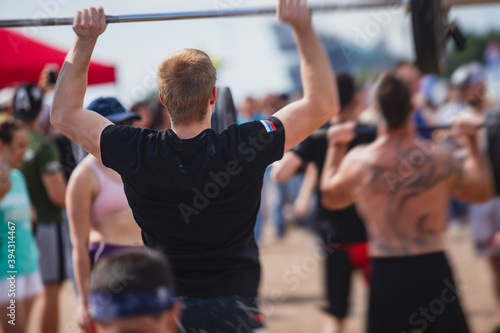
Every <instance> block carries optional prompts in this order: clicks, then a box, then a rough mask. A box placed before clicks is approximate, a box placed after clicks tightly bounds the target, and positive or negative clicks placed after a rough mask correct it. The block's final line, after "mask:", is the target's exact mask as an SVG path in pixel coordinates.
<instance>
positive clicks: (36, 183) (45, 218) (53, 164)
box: [21, 130, 63, 223]
mask: <svg viewBox="0 0 500 333" xmlns="http://www.w3.org/2000/svg"><path fill="white" fill-rule="evenodd" d="M21 172H22V173H23V175H24V178H26V184H27V185H28V192H29V194H30V198H31V202H32V203H33V206H34V207H35V211H36V215H37V218H38V222H39V223H54V222H55V223H61V222H62V220H63V217H62V209H61V208H60V207H58V206H56V205H54V204H53V203H52V202H51V201H50V199H49V196H48V194H47V191H46V190H45V186H44V185H43V182H42V176H43V175H47V174H51V173H56V172H61V163H60V159H59V152H58V151H57V148H56V146H55V145H54V144H53V143H52V142H50V141H49V140H47V139H46V138H44V137H43V136H41V135H40V134H38V133H37V132H35V131H33V130H30V131H29V144H28V150H27V151H26V155H25V156H24V163H23V166H22V167H21Z"/></svg>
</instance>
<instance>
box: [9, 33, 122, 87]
mask: <svg viewBox="0 0 500 333" xmlns="http://www.w3.org/2000/svg"><path fill="white" fill-rule="evenodd" d="M66 53H67V52H64V51H61V50H58V49H56V48H54V47H52V46H48V45H45V44H42V43H40V42H38V41H35V40H33V39H30V38H28V37H26V36H24V35H22V34H19V33H17V32H14V31H12V30H7V29H0V89H1V88H3V87H6V86H9V85H11V84H13V83H16V82H26V81H28V82H32V83H37V82H38V78H39V76H40V73H41V71H42V69H43V67H44V66H45V64H48V63H56V64H58V65H60V66H62V64H63V62H64V58H65V57H66ZM115 81H116V77H115V68H114V66H109V65H104V64H101V63H98V62H95V61H92V62H91V63H90V69H89V76H88V84H89V85H90V84H98V83H108V82H115Z"/></svg>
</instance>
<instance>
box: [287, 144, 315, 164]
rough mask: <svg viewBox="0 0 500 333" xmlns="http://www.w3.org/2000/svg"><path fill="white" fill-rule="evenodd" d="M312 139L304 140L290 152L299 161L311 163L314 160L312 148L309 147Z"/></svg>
mask: <svg viewBox="0 0 500 333" xmlns="http://www.w3.org/2000/svg"><path fill="white" fill-rule="evenodd" d="M311 140H312V139H305V140H304V141H302V142H301V143H299V144H298V145H296V146H295V147H293V148H292V149H291V150H290V151H291V152H292V153H294V154H295V155H297V156H298V157H300V159H301V160H302V161H304V162H306V163H307V162H311V161H313V160H314V156H313V151H314V149H313V148H314V147H312V145H311Z"/></svg>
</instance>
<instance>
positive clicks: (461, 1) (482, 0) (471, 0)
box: [441, 0, 500, 9]
mask: <svg viewBox="0 0 500 333" xmlns="http://www.w3.org/2000/svg"><path fill="white" fill-rule="evenodd" d="M441 2H442V5H443V8H445V9H449V8H450V7H453V6H470V5H483V4H490V3H500V1H499V0H441Z"/></svg>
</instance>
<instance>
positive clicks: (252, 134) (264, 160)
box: [237, 117, 285, 169]
mask: <svg viewBox="0 0 500 333" xmlns="http://www.w3.org/2000/svg"><path fill="white" fill-rule="evenodd" d="M238 130H239V132H240V135H239V137H238V138H237V141H238V142H237V145H238V146H237V152H238V155H239V156H240V157H244V158H245V160H246V161H247V162H248V163H250V164H252V166H254V167H260V168H262V169H265V168H267V166H269V165H270V164H272V163H273V162H275V161H278V160H280V159H281V158H282V157H283V153H284V150H285V128H284V127H283V124H282V123H281V121H280V120H279V119H278V118H276V117H271V118H269V119H265V120H256V121H251V122H248V123H245V124H242V125H239V126H238Z"/></svg>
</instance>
